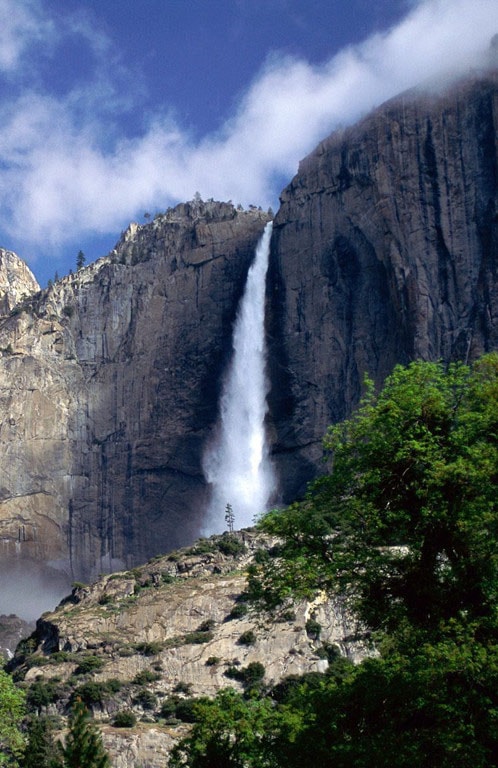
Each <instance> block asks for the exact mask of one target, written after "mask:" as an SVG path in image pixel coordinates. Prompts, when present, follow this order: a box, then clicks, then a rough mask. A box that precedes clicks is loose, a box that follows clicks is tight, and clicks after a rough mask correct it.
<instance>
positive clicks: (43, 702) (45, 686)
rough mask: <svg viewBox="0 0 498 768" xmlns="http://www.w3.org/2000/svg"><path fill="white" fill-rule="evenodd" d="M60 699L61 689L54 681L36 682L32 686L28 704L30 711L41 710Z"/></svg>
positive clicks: (28, 695)
mask: <svg viewBox="0 0 498 768" xmlns="http://www.w3.org/2000/svg"><path fill="white" fill-rule="evenodd" d="M59 698H60V688H59V687H58V686H57V685H56V684H55V682H54V681H53V680H35V682H34V683H32V685H31V686H30V688H29V690H28V693H27V696H26V704H27V705H28V708H29V709H40V708H41V707H46V706H47V705H48V704H52V703H53V702H54V701H57V700H58V699H59Z"/></svg>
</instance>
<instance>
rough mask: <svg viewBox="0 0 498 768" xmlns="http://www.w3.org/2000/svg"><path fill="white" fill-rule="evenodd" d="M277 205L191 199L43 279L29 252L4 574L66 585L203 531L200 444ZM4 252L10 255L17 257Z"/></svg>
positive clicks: (18, 308)
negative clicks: (246, 207)
mask: <svg viewBox="0 0 498 768" xmlns="http://www.w3.org/2000/svg"><path fill="white" fill-rule="evenodd" d="M268 218H269V217H268V216H267V215H266V214H264V213H263V212H262V211H261V210H257V209H256V208H253V209H251V210H250V211H241V210H236V209H235V208H234V207H233V206H232V205H231V204H227V203H214V202H207V203H202V202H200V201H193V202H192V203H189V204H182V205H180V206H177V207H176V208H175V209H172V210H169V211H168V212H166V213H165V214H163V215H158V216H156V217H155V219H154V221H152V222H150V223H148V224H146V225H143V226H138V225H136V224H132V225H130V227H129V229H128V230H127V231H126V232H125V233H124V234H123V236H122V238H121V240H120V241H119V243H118V244H117V246H116V248H115V249H114V250H113V251H112V253H111V254H109V255H108V256H106V257H104V258H103V259H100V260H99V261H97V262H96V263H95V264H92V265H90V266H88V267H86V268H84V269H82V270H80V271H78V272H77V273H76V274H74V275H69V276H67V277H65V278H63V279H61V280H59V281H58V282H57V283H56V284H55V285H53V286H51V287H50V288H48V289H47V290H45V291H39V289H38V286H37V284H36V282H35V281H34V279H32V280H31V282H30V280H29V274H28V271H27V269H26V268H24V267H21V266H20V265H21V264H22V262H20V260H17V261H18V266H17V271H16V274H17V282H16V281H15V280H13V279H12V278H10V282H9V291H6V292H5V293H4V299H3V302H4V304H3V305H2V306H3V308H4V312H3V316H2V318H1V320H0V349H1V350H2V356H1V359H0V454H1V455H2V460H1V462H0V536H1V539H2V545H3V550H2V560H1V565H2V570H3V573H4V577H5V579H7V578H8V574H12V573H13V572H15V573H16V579H19V577H20V576H21V574H20V572H19V571H22V573H26V571H27V570H28V569H29V567H30V563H31V564H32V565H33V568H35V570H36V569H37V564H38V563H43V564H44V566H48V567H50V568H52V569H54V570H55V572H61V573H63V574H65V579H66V585H67V583H68V579H71V578H84V579H87V578H88V577H90V576H91V575H92V574H93V575H96V574H98V573H100V572H106V571H109V570H113V569H116V568H118V567H123V566H125V567H126V566H130V565H133V564H137V563H140V562H143V561H144V560H146V559H147V557H149V556H151V555H154V554H157V553H158V552H165V551H168V550H170V549H172V548H174V547H176V546H179V545H182V544H185V543H187V542H189V541H193V539H194V538H195V536H196V534H197V533H198V529H199V525H200V517H201V514H202V510H203V507H204V494H205V483H204V481H203V476H202V470H201V455H202V450H203V447H204V445H205V443H206V440H207V438H208V435H209V431H210V429H211V428H212V426H213V423H214V422H215V420H216V416H217V404H218V394H219V387H220V379H221V374H222V370H223V368H224V365H225V363H226V358H227V356H228V355H229V353H230V345H231V326H232V323H233V320H234V316H235V312H236V307H237V304H238V301H239V298H240V295H241V292H242V290H243V287H244V283H245V278H246V274H247V270H248V268H249V265H250V263H251V260H252V258H253V255H254V248H255V245H256V243H257V241H258V239H259V237H260V235H261V233H262V231H263V228H264V225H265V223H266V221H267V220H268ZM2 253H3V262H2V263H0V267H1V266H2V264H5V263H6V262H7V265H10V263H11V262H9V261H8V259H10V260H11V261H12V259H15V258H16V257H14V256H13V255H12V254H10V255H9V254H5V253H4V252H2ZM9 269H10V266H9ZM10 271H12V270H10ZM3 274H4V275H5V276H6V277H5V280H6V279H7V277H8V276H9V275H10V272H7V271H6V270H5V269H3ZM2 282H3V278H1V277H0V285H2ZM14 284H15V285H17V289H16V290H17V292H16V290H14V288H13V287H12V286H13V285H14ZM12 297H14V298H15V299H16V301H14V300H13V298H12ZM45 570H46V567H45ZM37 572H38V571H37ZM4 583H5V582H4ZM38 613H39V611H38Z"/></svg>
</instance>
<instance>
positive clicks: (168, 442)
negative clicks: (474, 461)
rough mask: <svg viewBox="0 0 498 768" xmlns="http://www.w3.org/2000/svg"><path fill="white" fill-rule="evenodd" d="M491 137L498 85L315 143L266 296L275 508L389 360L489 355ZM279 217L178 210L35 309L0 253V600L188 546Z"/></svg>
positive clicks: (486, 84)
mask: <svg viewBox="0 0 498 768" xmlns="http://www.w3.org/2000/svg"><path fill="white" fill-rule="evenodd" d="M497 131H498V74H497V73H496V72H490V73H487V74H486V75H483V76H480V77H476V78H475V79H474V80H467V81H466V82H465V83H460V84H457V85H455V86H454V87H453V89H452V90H450V91H447V92H446V93H445V95H441V94H440V93H436V92H429V91H427V90H426V91H420V90H419V91H413V92H410V93H408V94H405V95H404V96H402V97H399V98H397V99H395V100H393V101H391V102H389V103H387V104H385V105H384V106H383V107H381V108H380V109H378V110H377V111H375V112H374V113H373V114H371V115H370V116H369V117H367V118H366V119H364V120H363V121H362V122H361V123H359V124H358V125H356V126H354V127H352V128H350V129H347V130H344V131H342V132H339V133H336V134H334V135H332V136H331V137H329V138H328V139H326V140H325V141H324V142H322V143H321V144H320V146H319V147H318V148H317V149H316V150H315V152H313V153H312V154H311V155H310V156H309V157H307V158H306V159H305V160H304V161H303V162H302V163H301V166H300V169H299V173H298V174H297V175H296V177H295V178H294V180H293V181H292V183H291V184H290V185H289V187H288V188H287V189H286V190H284V192H283V194H282V199H281V207H280V210H279V212H278V214H277V217H276V219H275V223H274V236H273V239H272V249H271V259H270V270H269V276H268V297H267V298H268V302H267V307H268V312H267V318H268V336H269V357H270V360H269V367H270V371H269V373H270V378H271V392H270V397H269V405H270V414H269V418H268V427H269V435H270V440H271V443H272V452H273V458H274V461H275V464H276V468H277V471H278V474H279V478H280V486H281V489H282V496H283V500H284V501H289V500H291V499H293V498H294V497H295V496H296V495H297V494H299V493H301V492H302V491H303V490H304V488H305V484H306V482H307V481H308V480H309V479H310V478H312V477H313V476H315V475H316V474H317V473H318V472H319V471H320V467H321V466H322V465H321V457H322V449H321V440H322V437H323V434H324V432H325V430H326V428H327V426H328V425H329V424H330V423H332V422H335V421H337V420H340V419H342V418H344V417H345V416H347V415H348V414H349V413H350V412H351V410H352V408H353V407H354V406H355V405H356V404H357V403H358V400H359V398H360V395H361V389H362V379H363V375H364V374H365V373H368V374H369V375H370V376H371V377H373V379H374V380H375V381H376V383H377V384H380V383H381V382H382V381H383V379H384V378H385V376H386V375H387V374H388V373H389V372H390V371H391V370H392V368H393V366H394V365H395V364H396V363H397V362H401V363H407V362H409V361H410V360H413V359H415V358H423V359H434V358H440V357H441V358H444V359H445V360H451V359H462V360H471V359H473V358H475V357H476V356H477V355H479V354H480V353H482V352H484V351H487V350H490V349H496V348H497V347H498V317H497V315H498V295H497V294H498V287H497V269H498V265H497V251H498V200H497V189H498V184H497V180H498V161H497V146H498V143H497ZM268 218H269V217H268V216H267V215H266V214H264V213H263V212H262V211H260V210H257V209H255V208H253V209H251V210H250V211H239V210H236V209H235V208H234V207H233V206H232V205H231V204H227V203H215V202H208V203H202V202H201V201H194V202H191V203H188V204H184V205H180V206H177V207H176V208H175V209H173V210H170V211H168V212H167V213H166V214H163V215H160V216H158V217H156V218H155V220H154V221H153V222H150V223H149V224H147V225H144V226H138V225H136V224H133V225H131V226H130V228H129V229H128V230H127V231H126V232H125V233H124V234H123V236H122V238H121V240H120V242H119V243H118V245H117V246H116V248H115V250H114V251H113V252H112V253H111V254H110V255H109V256H107V257H105V258H103V259H100V260H99V261H98V262H96V263H95V264H93V265H91V266H89V267H87V268H85V269H82V270H81V271H79V272H78V273H77V274H76V275H72V276H68V277H65V278H63V279H62V280H60V281H57V283H56V284H55V285H54V286H53V287H51V288H50V289H48V290H46V291H41V292H40V291H39V289H38V286H37V284H36V281H34V278H32V276H31V275H30V273H29V271H28V270H27V268H25V267H24V266H23V265H22V263H21V262H20V261H19V260H18V259H17V257H15V256H14V255H13V254H10V253H8V252H5V251H0V312H1V313H2V316H1V317H0V354H1V357H0V545H1V547H2V550H1V557H0V571H1V572H0V576H1V577H2V583H3V585H4V587H5V585H6V584H7V578H8V575H9V574H12V573H15V579H14V581H15V583H14V584H13V589H14V590H16V591H18V587H19V584H20V583H21V582H22V579H23V576H24V575H26V574H27V572H28V571H29V569H30V568H31V569H32V571H33V575H36V576H37V577H38V574H39V565H40V563H41V564H43V568H44V574H45V577H47V578H48V576H50V575H51V572H49V569H53V571H54V573H63V574H65V576H64V578H65V579H66V584H67V579H71V578H76V579H84V580H87V579H88V578H89V577H91V576H93V575H96V574H98V573H100V572H107V571H110V570H115V569H119V568H121V567H130V566H131V565H134V564H137V563H140V562H143V561H144V560H146V559H147V558H148V557H150V556H151V555H154V554H156V553H159V552H164V551H167V550H169V549H171V548H174V547H176V546H180V545H183V544H186V543H188V542H190V541H193V540H194V539H195V537H196V535H197V533H198V531H199V528H200V525H201V518H202V514H203V511H204V510H205V508H206V485H205V481H204V478H203V474H202V469H201V466H202V461H201V459H202V453H203V451H204V449H205V446H206V443H207V442H208V440H209V437H210V436H211V434H212V428H213V425H214V424H215V421H216V418H217V408H218V400H219V394H220V389H221V380H222V374H223V371H224V370H225V367H226V363H227V361H228V359H229V356H230V351H231V334H232V326H233V321H234V318H235V313H236V308H237V305H238V301H239V299H240V296H241V294H242V291H243V288H244V284H245V279H246V275H247V271H248V268H249V264H250V263H251V261H252V259H253V255H254V248H255V245H256V243H257V241H258V239H259V237H260V235H261V233H262V231H263V228H264V225H265V223H266V221H267V220H268ZM52 575H53V574H52ZM51 577H52V576H51ZM32 581H33V579H32V578H31V580H30V582H31V583H32ZM7 586H8V585H7ZM30 589H31V587H30ZM64 591H65V589H64V588H62V589H59V594H62V593H63V592H64ZM4 592H7V593H8V589H5V588H4ZM45 607H49V605H43V604H41V605H40V606H39V608H40V609H43V608H45ZM13 610H16V612H19V611H18V607H17V605H15V604H12V603H11V604H5V605H3V604H2V603H1V602H0V611H3V612H5V613H10V612H11V611H13ZM21 615H23V617H24V618H26V615H25V614H21Z"/></svg>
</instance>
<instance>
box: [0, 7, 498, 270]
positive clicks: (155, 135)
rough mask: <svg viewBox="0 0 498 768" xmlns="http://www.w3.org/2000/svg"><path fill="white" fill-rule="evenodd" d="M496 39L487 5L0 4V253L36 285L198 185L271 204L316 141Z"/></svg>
mask: <svg viewBox="0 0 498 768" xmlns="http://www.w3.org/2000/svg"><path fill="white" fill-rule="evenodd" d="M497 32H498V2H497V1H496V0H377V1H376V2H372V0H0V100H1V113H0V114H2V121H1V122H0V246H2V247H5V248H9V249H11V250H14V251H16V253H18V254H19V255H20V256H21V257H22V258H24V259H25V260H26V261H27V262H28V263H29V264H30V266H31V268H32V269H33V271H34V272H35V274H36V276H37V277H38V279H39V281H40V282H41V284H43V285H44V284H46V281H47V279H48V278H50V277H53V276H54V273H55V272H56V271H57V272H58V273H59V275H62V274H65V273H66V272H67V271H68V270H69V269H70V268H74V266H75V261H76V254H77V252H78V250H79V249H80V248H81V249H82V250H83V251H84V252H85V254H86V256H87V259H88V260H89V261H91V260H93V259H95V258H97V257H98V256H99V255H103V254H105V253H106V252H107V251H108V250H110V248H112V247H113V245H114V244H115V242H116V241H117V239H118V238H119V234H120V232H121V231H122V230H123V229H125V228H126V226H127V224H128V223H129V221H131V220H136V221H139V222H143V221H144V218H143V214H144V213H145V212H148V213H151V214H154V213H155V212H156V211H162V210H165V209H166V208H167V207H168V206H170V205H174V204H176V203H177V202H180V201H182V200H187V199H191V198H192V197H193V195H194V193H195V192H197V191H199V192H200V193H201V195H202V196H203V197H205V198H208V197H214V198H217V199H231V200H233V201H234V203H239V202H240V203H242V204H243V205H248V204H250V203H254V204H256V205H262V206H263V207H265V208H266V207H268V206H269V205H272V206H273V207H276V206H277V205H278V195H279V192H280V190H281V189H282V187H283V186H284V185H285V184H286V183H287V182H288V181H289V180H290V179H291V178H292V176H293V175H294V173H295V172H296V170H297V167H298V163H299V160H300V159H301V158H302V157H304V156H305V155H306V154H307V153H308V152H309V151H311V150H312V149H313V147H314V146H315V145H316V143H317V142H318V141H319V140H320V139H321V138H324V137H325V136H326V135H328V134H329V133H330V132H331V131H332V130H334V129H335V128H336V127H338V126H342V125H346V124H348V123H351V122H353V121H354V120H356V119H358V118H359V117H361V116H362V115H363V114H365V112H367V111H368V110H370V109H371V108H372V107H374V106H376V105H378V104H379V103H381V102H382V101H384V100H385V99H386V98H389V97H391V96H393V95H395V94H396V93H398V92H400V91H401V90H403V89H405V88H407V87H411V86H413V85H416V84H417V83H418V82H420V81H424V80H426V79H427V78H436V79H438V80H440V79H444V78H446V77H447V76H448V75H450V74H452V73H454V72H462V71H466V70H468V69H470V68H472V67H474V68H475V67H481V66H483V65H484V64H485V62H486V61H487V59H486V57H487V56H488V55H489V54H488V51H489V43H490V39H491V37H492V36H493V34H495V33H497Z"/></svg>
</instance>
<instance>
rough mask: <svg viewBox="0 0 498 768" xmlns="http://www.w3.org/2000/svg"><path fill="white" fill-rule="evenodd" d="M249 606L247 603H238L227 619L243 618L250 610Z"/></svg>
mask: <svg viewBox="0 0 498 768" xmlns="http://www.w3.org/2000/svg"><path fill="white" fill-rule="evenodd" d="M248 610H249V608H248V607H247V605H246V603H236V604H235V605H234V606H233V608H232V610H231V611H230V613H229V614H228V616H227V617H226V618H225V621H231V620H232V619H241V618H242V617H243V616H245V615H246V614H247V612H248Z"/></svg>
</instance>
